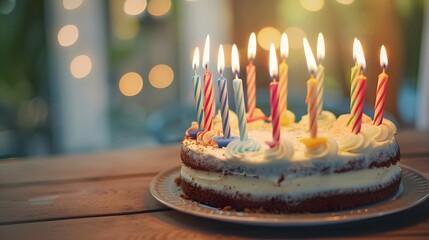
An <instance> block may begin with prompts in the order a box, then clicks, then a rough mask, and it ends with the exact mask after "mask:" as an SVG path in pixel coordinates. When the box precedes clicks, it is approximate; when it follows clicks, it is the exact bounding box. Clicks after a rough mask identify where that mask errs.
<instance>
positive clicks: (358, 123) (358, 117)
mask: <svg viewBox="0 0 429 240" xmlns="http://www.w3.org/2000/svg"><path fill="white" fill-rule="evenodd" d="M366 82H367V79H366V77H365V76H364V75H363V73H362V72H361V74H360V75H359V76H358V78H357V83H356V85H357V87H356V106H355V108H353V112H352V115H353V116H354V117H353V121H352V122H353V125H352V132H353V133H354V134H358V133H360V130H361V127H362V115H363V108H364V106H365V93H366Z"/></svg>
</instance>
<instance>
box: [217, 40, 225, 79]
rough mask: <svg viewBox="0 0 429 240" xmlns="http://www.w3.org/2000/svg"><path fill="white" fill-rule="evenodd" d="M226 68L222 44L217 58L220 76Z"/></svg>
mask: <svg viewBox="0 0 429 240" xmlns="http://www.w3.org/2000/svg"><path fill="white" fill-rule="evenodd" d="M224 67H225V54H224V53H223V46H222V44H221V45H220V46H219V54H218V57H217V69H218V71H219V73H220V74H222V72H223V68H224Z"/></svg>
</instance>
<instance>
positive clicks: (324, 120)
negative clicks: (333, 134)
mask: <svg viewBox="0 0 429 240" xmlns="http://www.w3.org/2000/svg"><path fill="white" fill-rule="evenodd" d="M336 119H337V118H336V117H335V115H334V114H333V113H332V112H329V111H322V113H321V114H320V115H319V116H317V126H318V127H320V128H325V129H328V128H330V127H332V125H333V124H334V122H335V120H336ZM299 124H300V125H301V126H308V124H309V122H308V114H306V115H304V116H302V118H301V121H300V122H299Z"/></svg>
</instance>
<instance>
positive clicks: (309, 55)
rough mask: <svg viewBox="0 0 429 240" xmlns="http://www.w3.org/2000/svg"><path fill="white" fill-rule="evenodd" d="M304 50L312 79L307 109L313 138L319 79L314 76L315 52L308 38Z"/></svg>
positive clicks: (309, 80) (315, 129)
mask: <svg viewBox="0 0 429 240" xmlns="http://www.w3.org/2000/svg"><path fill="white" fill-rule="evenodd" d="M303 41H304V51H305V58H306V59H307V67H308V71H309V72H310V79H308V81H307V97H306V100H305V101H306V103H307V111H308V117H309V124H310V125H309V128H310V136H311V138H316V137H317V80H316V79H315V78H314V76H315V75H316V74H317V65H316V60H315V59H314V55H313V52H312V51H311V47H310V44H309V43H308V40H307V39H306V38H304V40H303Z"/></svg>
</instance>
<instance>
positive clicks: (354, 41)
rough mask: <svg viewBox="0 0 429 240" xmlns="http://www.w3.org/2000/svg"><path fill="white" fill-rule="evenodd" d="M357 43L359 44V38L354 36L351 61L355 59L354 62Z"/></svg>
mask: <svg viewBox="0 0 429 240" xmlns="http://www.w3.org/2000/svg"><path fill="white" fill-rule="evenodd" d="M358 44H359V40H358V39H357V38H355V39H354V40H353V61H355V62H356V51H357V48H358Z"/></svg>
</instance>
